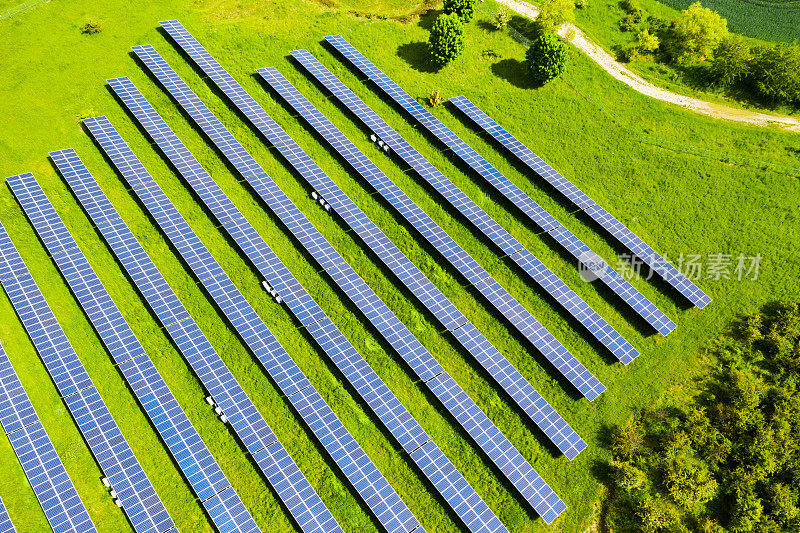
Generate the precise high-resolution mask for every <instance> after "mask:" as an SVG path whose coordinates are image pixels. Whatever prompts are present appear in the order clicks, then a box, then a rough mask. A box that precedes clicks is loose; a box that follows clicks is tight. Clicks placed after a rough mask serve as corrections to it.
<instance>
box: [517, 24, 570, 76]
mask: <svg viewBox="0 0 800 533" xmlns="http://www.w3.org/2000/svg"><path fill="white" fill-rule="evenodd" d="M526 62H527V65H528V72H529V73H530V76H531V79H532V80H533V81H534V83H537V84H544V83H547V82H548V81H550V80H552V79H554V78H557V77H558V76H560V75H561V73H562V72H564V67H565V65H566V64H567V45H566V44H564V41H562V40H561V38H560V37H559V36H558V35H553V34H551V33H545V34H543V35H540V36H539V37H538V38H537V39H536V40H535V41H533V43H532V44H531V47H530V48H528V52H527V54H526Z"/></svg>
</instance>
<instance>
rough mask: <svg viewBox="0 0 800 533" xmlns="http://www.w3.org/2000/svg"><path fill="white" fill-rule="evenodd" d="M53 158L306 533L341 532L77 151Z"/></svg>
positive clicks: (162, 323)
mask: <svg viewBox="0 0 800 533" xmlns="http://www.w3.org/2000/svg"><path fill="white" fill-rule="evenodd" d="M50 157H51V158H52V159H53V161H54V162H55V163H56V165H57V167H58V169H59V172H61V174H62V175H63V176H64V178H65V179H66V181H67V183H68V184H69V186H70V188H71V189H72V191H73V192H74V193H75V196H76V197H77V198H78V200H79V201H80V202H81V204H82V205H83V207H84V209H85V210H86V212H87V213H88V214H89V216H90V217H91V218H92V221H93V222H94V223H95V225H96V226H97V228H98V229H99V230H100V233H101V234H102V235H103V238H104V239H105V241H106V242H107V243H108V244H109V246H110V248H111V250H112V251H113V252H114V254H115V255H116V257H117V259H118V260H119V261H120V263H121V264H122V266H123V268H124V269H125V270H126V272H127V273H128V275H129V276H130V277H131V279H132V280H133V282H134V284H135V285H136V286H137V288H138V289H139V292H140V293H141V294H142V296H143V297H144V299H145V301H146V302H147V304H148V306H150V308H151V309H152V310H153V312H154V313H155V314H156V317H157V318H158V320H159V322H160V323H161V325H162V327H163V328H164V329H165V330H166V332H167V334H169V336H170V337H171V338H172V340H173V341H174V342H175V345H176V346H177V347H178V349H179V350H180V352H181V353H182V354H183V356H184V357H185V358H186V361H187V362H188V363H189V365H190V366H191V367H192V370H193V371H194V373H195V375H197V377H198V379H200V381H201V383H202V384H203V386H204V387H205V389H206V390H207V391H208V393H209V394H210V395H211V397H212V398H213V400H214V402H215V403H216V405H217V406H218V407H219V408H220V410H221V411H222V414H223V415H225V417H226V418H227V419H228V422H229V423H230V425H231V427H232V428H233V430H234V432H235V433H236V435H237V436H238V437H239V440H241V442H242V444H244V447H245V449H246V450H247V452H248V453H249V454H250V455H251V456H252V458H253V460H254V461H255V462H256V464H257V465H258V467H259V469H260V470H261V472H262V473H263V474H264V476H265V477H266V479H267V480H268V481H269V483H270V484H271V485H272V487H273V488H274V489H275V491H276V492H277V494H278V496H279V497H280V498H281V501H283V503H284V505H286V507H287V509H289V512H290V513H291V514H292V516H293V517H294V519H295V520H296V521H297V523H298V525H299V526H300V528H301V529H302V531H304V532H314V533H323V532H324V533H329V532H331V533H341V531H342V530H341V528H340V527H339V526H338V524H337V523H336V520H335V519H334V518H333V516H332V515H331V514H330V512H329V511H328V509H327V508H326V507H325V504H324V503H323V502H322V500H321V499H320V498H319V496H318V495H317V494H316V492H315V491H314V489H313V487H312V486H311V485H310V484H309V482H308V480H307V479H306V478H305V476H304V475H303V473H302V472H300V470H299V469H298V468H297V465H296V464H295V463H294V461H293V460H292V458H291V457H290V456H289V454H288V453H287V451H286V449H285V448H284V447H283V444H281V443H280V442H279V441H278V439H277V437H275V434H274V433H273V432H272V430H271V429H270V427H269V426H268V425H267V423H266V421H265V420H264V418H263V417H262V416H261V414H260V413H259V412H258V410H257V409H256V407H255V405H254V404H253V402H252V400H250V398H249V397H248V396H247V394H246V393H245V391H244V389H242V387H241V385H239V383H238V382H237V381H236V378H234V376H233V374H232V373H231V371H230V370H229V369H228V367H227V366H226V365H225V363H224V362H223V361H222V359H221V358H220V357H219V354H218V353H217V352H216V351H215V350H214V347H213V346H212V345H211V343H210V342H209V341H208V339H207V338H206V336H205V335H204V334H203V332H202V331H201V330H200V328H199V327H198V326H197V323H196V322H195V321H194V319H193V318H192V317H191V315H189V312H188V311H187V310H186V308H185V307H184V306H183V304H182V303H181V302H180V300H178V297H177V296H176V295H175V292H174V291H173V290H172V288H171V287H170V286H169V285H168V284H167V282H166V280H165V279H164V277H163V276H162V275H161V273H160V272H159V271H158V269H157V268H156V266H155V265H154V264H153V261H152V260H151V259H150V257H149V256H148V255H147V254H146V253H145V251H144V249H143V248H142V246H141V244H139V241H137V240H136V238H135V237H134V236H133V233H131V231H130V229H129V228H128V226H127V225H125V222H124V221H123V220H122V219H121V218H120V216H119V213H118V212H117V210H116V209H115V208H114V206H113V205H112V204H111V202H110V201H109V199H108V197H107V196H106V195H105V193H103V191H102V190H101V189H100V187H98V185H97V182H95V180H94V178H93V177H92V176H91V174H89V171H88V169H87V168H86V167H85V166H84V164H83V162H81V160H80V159H79V158H78V155H77V154H76V153H75V151H74V150H71V149H70V150H62V151H60V152H53V153H51V154H50ZM211 503H212V502H209V505H211ZM236 512H237V511H236V509H234V510H233V513H234V514H236Z"/></svg>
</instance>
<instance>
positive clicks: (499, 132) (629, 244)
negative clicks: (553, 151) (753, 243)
mask: <svg viewBox="0 0 800 533" xmlns="http://www.w3.org/2000/svg"><path fill="white" fill-rule="evenodd" d="M450 102H452V103H453V104H454V105H455V106H456V107H457V108H458V109H460V110H461V111H462V112H463V113H464V114H465V115H466V116H467V117H469V118H470V119H471V120H472V121H473V122H475V124H477V125H478V126H479V127H480V128H481V129H482V130H484V131H485V132H486V133H488V134H489V135H491V136H492V137H493V138H494V139H495V140H497V141H498V142H499V143H500V144H502V145H503V146H504V147H506V148H507V149H508V151H509V152H511V153H512V154H514V155H515V156H517V157H518V158H519V159H520V160H521V161H522V162H523V163H525V164H526V165H527V166H528V168H530V169H531V170H533V171H534V172H535V173H536V174H537V175H538V176H540V177H541V178H543V179H544V180H545V181H547V182H548V183H549V184H550V185H552V186H553V187H554V188H555V189H556V190H558V191H559V192H560V193H561V194H563V195H564V196H566V197H567V198H568V199H569V200H570V201H571V202H572V203H573V204H574V205H575V206H576V207H578V208H579V209H581V210H583V211H585V212H586V214H587V215H589V216H590V217H591V218H592V219H593V220H595V222H597V223H598V224H599V225H600V226H601V227H602V228H604V229H605V230H606V231H608V232H609V233H610V234H611V235H612V236H614V237H615V238H616V239H617V240H618V241H619V242H620V243H622V244H623V245H624V246H625V247H626V248H627V249H628V250H629V251H630V252H631V253H632V254H634V255H635V256H637V257H639V258H640V259H641V260H642V261H644V263H645V264H647V265H648V266H649V267H650V268H652V269H653V270H654V271H655V272H657V273H658V274H659V275H661V277H662V278H664V280H665V281H666V282H667V283H669V284H670V285H672V286H673V287H674V288H675V289H677V290H678V291H679V292H680V293H681V294H683V295H684V296H685V297H686V298H687V299H688V300H689V301H690V302H692V303H693V304H694V305H695V306H697V307H699V308H701V309H702V308H703V307H705V306H706V305H708V303H709V302H711V298H710V297H709V296H708V295H707V294H706V293H704V292H703V291H702V290H701V289H700V288H699V287H698V286H697V285H695V284H694V283H692V282H691V281H690V280H689V279H688V278H687V277H686V276H684V275H683V274H682V273H681V272H680V271H679V270H678V269H677V268H675V267H674V266H672V265H671V264H670V263H669V261H667V260H666V259H664V257H662V256H661V255H659V254H658V253H657V252H656V251H655V250H653V249H652V248H651V247H650V246H648V245H647V244H645V242H644V241H643V240H642V239H640V238H639V237H638V236H637V235H636V234H635V233H633V232H632V231H631V230H629V229H628V228H627V227H625V225H624V224H622V223H621V222H620V221H619V220H617V219H616V218H614V217H613V216H612V215H611V214H610V213H609V212H608V211H606V210H605V209H603V208H602V207H601V206H599V205H598V204H597V203H596V202H595V201H594V200H592V199H591V198H589V197H588V196H587V195H586V194H584V193H583V192H582V191H581V190H580V189H578V188H577V187H576V186H575V185H573V184H572V183H571V182H570V181H569V180H567V179H566V178H565V177H564V176H562V175H561V174H559V173H558V172H556V171H555V170H554V169H553V167H551V166H550V165H548V164H547V163H545V162H544V161H543V160H542V159H541V158H540V157H539V156H537V155H536V154H534V153H533V152H532V151H531V150H530V149H529V148H528V147H526V146H525V145H524V144H522V143H521V142H520V141H519V140H517V139H516V138H515V137H514V136H513V135H511V134H510V133H509V132H508V131H506V130H505V129H503V128H502V127H501V126H500V125H499V124H498V123H497V122H495V121H494V120H492V119H491V118H490V117H489V115H487V114H486V113H484V112H483V111H481V110H480V109H479V108H478V107H477V106H476V105H475V104H473V103H472V102H470V101H469V100H468V99H467V98H466V97H464V96H458V97H456V98H451V99H450Z"/></svg>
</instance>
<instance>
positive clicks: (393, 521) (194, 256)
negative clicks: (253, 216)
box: [84, 117, 424, 532]
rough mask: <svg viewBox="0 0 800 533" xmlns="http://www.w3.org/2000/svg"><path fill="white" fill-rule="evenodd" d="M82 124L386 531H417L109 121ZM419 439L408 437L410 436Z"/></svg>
mask: <svg viewBox="0 0 800 533" xmlns="http://www.w3.org/2000/svg"><path fill="white" fill-rule="evenodd" d="M84 124H85V125H86V127H87V128H88V130H89V131H90V133H91V134H92V135H93V136H94V138H95V139H96V140H97V142H98V144H99V145H100V147H101V148H102V149H103V151H105V152H106V155H108V156H109V157H110V158H111V160H112V162H113V163H114V165H115V166H116V167H117V169H118V171H119V172H120V174H121V175H122V176H123V178H125V180H126V181H127V182H128V184H129V185H130V186H131V188H132V189H133V191H134V192H135V193H136V195H137V196H138V198H139V199H140V200H141V201H142V203H143V204H144V206H145V207H146V208H147V210H148V211H149V212H150V213H151V215H152V216H153V218H154V219H155V221H156V222H157V223H158V225H159V226H160V227H161V229H162V231H163V232H164V233H165V235H166V236H167V238H169V239H170V241H171V242H172V243H173V245H174V247H175V248H176V249H177V251H178V252H179V253H180V254H181V256H182V257H183V258H184V260H185V262H186V263H187V264H188V266H189V267H190V268H191V269H192V271H193V272H194V274H195V277H196V278H197V279H198V280H199V281H200V282H201V283H202V285H203V286H204V287H205V288H206V290H207V292H208V293H209V294H210V295H211V297H212V298H213V299H214V301H215V302H216V303H217V305H218V307H219V308H220V309H221V310H222V312H223V314H225V316H226V317H227V318H228V320H229V321H230V323H231V324H232V325H233V327H234V328H235V329H236V331H237V332H238V333H239V335H240V337H241V338H242V339H243V340H244V342H245V344H247V345H248V347H249V348H250V350H251V351H252V353H253V354H254V355H255V356H256V357H257V358H258V360H259V361H260V362H261V364H262V365H263V367H264V368H265V369H266V370H267V372H268V373H269V374H270V376H271V377H272V378H273V380H274V381H275V382H276V384H277V385H278V387H279V388H280V389H281V391H282V392H283V393H284V394H285V395H286V396H287V397H288V399H289V401H290V402H291V403H292V404H293V405H294V406H295V408H296V409H297V411H298V412H299V413H300V416H301V417H302V418H303V419H304V420H305V421H306V423H307V424H308V426H309V427H310V428H311V429H312V431H314V433H315V435H317V437H318V439H319V441H320V442H321V443H322V445H323V446H325V447H326V449H327V450H328V451H329V453H330V454H331V456H332V457H333V458H334V460H336V461H337V462H339V460H340V459H344V461H343V462H342V463H341V464H340V466H341V467H342V471H343V472H344V473H345V475H347V476H348V478H349V479H351V482H352V483H353V486H354V487H355V488H356V490H358V491H359V493H360V494H361V495H362V498H363V499H364V501H365V502H367V504H368V505H369V506H370V508H371V509H373V512H375V514H376V516H377V517H378V519H379V520H381V521H382V523H383V524H384V525H385V527H386V529H388V530H390V531H403V532H407V531H411V530H413V529H414V528H416V527H418V526H419V522H418V521H417V519H416V518H415V517H414V515H413V514H412V513H411V511H410V510H409V509H408V507H407V506H406V505H405V503H404V502H403V501H402V500H401V499H400V497H399V496H398V495H397V493H396V492H395V491H394V489H393V488H392V487H391V486H390V485H389V483H388V481H386V479H385V478H384V477H383V475H382V474H381V473H380V472H379V471H378V470H377V468H376V467H375V465H374V464H373V463H372V462H371V461H370V460H369V459H368V458H367V457H366V454H364V452H363V450H361V448H360V447H359V446H358V444H357V443H355V441H354V440H353V438H352V436H351V435H350V434H349V433H348V432H347V430H346V429H345V428H344V426H343V425H342V424H341V422H340V421H339V419H338V418H336V416H335V414H334V413H333V411H332V410H331V409H330V407H329V406H328V404H327V403H325V401H324V400H323V399H322V397H321V396H320V395H319V392H317V390H316V389H315V388H314V387H313V385H311V383H310V382H309V381H308V379H307V378H306V376H305V375H304V374H303V373H302V371H301V370H300V368H299V367H298V366H297V364H296V363H295V362H294V361H293V360H292V358H291V357H290V356H289V354H288V353H287V352H286V350H285V349H284V348H283V347H282V346H281V345H280V343H279V342H278V340H277V339H276V338H275V337H274V335H273V334H272V332H271V331H270V330H269V329H268V328H267V326H266V325H265V324H264V322H263V321H262V320H261V318H260V317H259V316H258V314H257V313H256V312H255V310H254V309H253V307H252V306H251V305H250V304H249V303H248V302H247V300H246V299H245V298H244V296H243V295H242V293H241V292H240V291H239V289H238V288H237V287H236V285H234V283H233V281H231V279H230V278H229V277H228V276H227V274H225V272H224V270H223V269H222V267H221V266H220V265H219V263H218V262H217V261H216V260H215V259H214V257H213V256H212V255H211V253H210V252H209V251H208V249H207V248H206V247H205V245H203V243H202V242H201V241H200V239H199V238H198V237H197V234H195V232H194V231H193V230H192V228H191V227H190V226H189V225H188V223H187V222H186V220H185V219H184V218H183V217H182V216H181V215H180V213H179V212H178V211H177V209H175V206H174V205H173V204H172V203H171V202H170V200H169V198H167V196H166V195H165V194H164V192H163V191H162V190H161V188H160V187H159V186H158V185H157V184H156V182H155V181H154V180H153V178H152V177H151V176H150V174H149V173H148V172H147V170H146V169H145V168H144V166H143V165H142V164H141V162H140V161H139V160H138V158H137V157H136V156H135V155H134V153H133V152H132V151H131V150H130V147H129V146H128V145H127V143H125V141H124V140H123V139H122V138H121V137H120V136H119V134H118V133H117V132H116V130H114V128H113V127H112V126H111V124H110V123H109V121H108V119H106V118H105V117H97V118H93V119H87V120H84ZM417 437H418V436H414V435H409V438H417ZM422 442H424V440H423V441H422ZM422 442H420V444H421V443H422ZM345 450H348V451H352V454H353V455H350V454H347V457H344V455H345V454H346V452H345ZM354 460H355V465H354ZM354 467H355V468H354Z"/></svg>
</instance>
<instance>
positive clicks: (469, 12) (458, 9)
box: [442, 0, 475, 24]
mask: <svg viewBox="0 0 800 533" xmlns="http://www.w3.org/2000/svg"><path fill="white" fill-rule="evenodd" d="M442 9H443V10H444V12H445V13H447V14H448V15H450V14H452V13H455V14H456V15H458V18H459V19H461V22H463V23H464V24H466V23H467V22H469V21H470V20H472V16H473V15H474V14H475V0H444V5H443V6H442Z"/></svg>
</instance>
